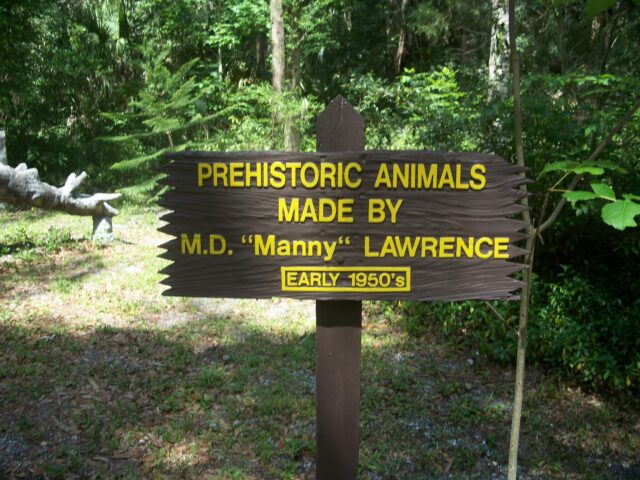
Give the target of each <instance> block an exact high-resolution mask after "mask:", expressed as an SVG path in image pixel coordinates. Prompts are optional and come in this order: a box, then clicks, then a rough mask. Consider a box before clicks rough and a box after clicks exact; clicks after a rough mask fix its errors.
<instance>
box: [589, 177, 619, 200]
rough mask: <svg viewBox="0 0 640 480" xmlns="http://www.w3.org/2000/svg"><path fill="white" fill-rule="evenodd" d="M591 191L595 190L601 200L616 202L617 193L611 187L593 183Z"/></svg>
mask: <svg viewBox="0 0 640 480" xmlns="http://www.w3.org/2000/svg"><path fill="white" fill-rule="evenodd" d="M591 190H593V191H594V192H595V193H596V195H598V197H600V198H604V199H605V200H611V201H615V200H616V193H615V192H614V191H613V188H611V187H610V186H609V185H606V184H604V183H595V182H591Z"/></svg>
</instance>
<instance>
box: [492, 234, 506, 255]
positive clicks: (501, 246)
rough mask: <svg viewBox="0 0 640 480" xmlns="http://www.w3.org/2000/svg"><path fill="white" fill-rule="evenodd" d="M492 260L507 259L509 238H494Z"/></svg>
mask: <svg viewBox="0 0 640 480" xmlns="http://www.w3.org/2000/svg"><path fill="white" fill-rule="evenodd" d="M493 247H494V253H493V256H494V258H509V253H508V250H509V238H508V237H496V238H495V239H494V240H493Z"/></svg>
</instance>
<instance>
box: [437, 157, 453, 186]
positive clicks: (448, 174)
mask: <svg viewBox="0 0 640 480" xmlns="http://www.w3.org/2000/svg"><path fill="white" fill-rule="evenodd" d="M445 184H446V185H447V186H448V187H449V188H450V189H452V190H453V189H455V188H456V185H455V182H454V181H453V172H452V171H451V165H449V164H448V163H445V164H444V165H443V166H442V174H441V176H440V183H438V190H442V188H443V187H444V186H445Z"/></svg>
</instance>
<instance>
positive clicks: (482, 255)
mask: <svg viewBox="0 0 640 480" xmlns="http://www.w3.org/2000/svg"><path fill="white" fill-rule="evenodd" d="M484 243H486V244H487V245H488V246H489V247H491V246H492V245H493V240H492V239H491V238H489V237H480V238H479V239H478V240H476V246H475V252H476V257H478V258H491V255H493V252H492V251H491V249H489V250H487V251H486V252H483V251H482V249H481V248H480V247H481V246H482V244H484Z"/></svg>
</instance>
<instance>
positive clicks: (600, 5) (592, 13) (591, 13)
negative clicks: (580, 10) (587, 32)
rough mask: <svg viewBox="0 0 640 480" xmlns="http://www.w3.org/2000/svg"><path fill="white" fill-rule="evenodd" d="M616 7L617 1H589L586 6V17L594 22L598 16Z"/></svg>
mask: <svg viewBox="0 0 640 480" xmlns="http://www.w3.org/2000/svg"><path fill="white" fill-rule="evenodd" d="M615 5H616V0H587V4H586V5H585V6H584V15H585V17H587V18H588V19H589V20H593V19H594V18H595V17H596V16H597V15H599V14H601V13H602V12H604V11H605V10H607V9H609V8H613V7H615Z"/></svg>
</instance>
